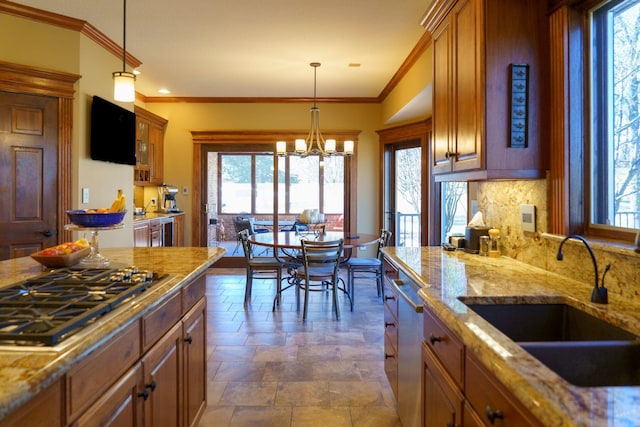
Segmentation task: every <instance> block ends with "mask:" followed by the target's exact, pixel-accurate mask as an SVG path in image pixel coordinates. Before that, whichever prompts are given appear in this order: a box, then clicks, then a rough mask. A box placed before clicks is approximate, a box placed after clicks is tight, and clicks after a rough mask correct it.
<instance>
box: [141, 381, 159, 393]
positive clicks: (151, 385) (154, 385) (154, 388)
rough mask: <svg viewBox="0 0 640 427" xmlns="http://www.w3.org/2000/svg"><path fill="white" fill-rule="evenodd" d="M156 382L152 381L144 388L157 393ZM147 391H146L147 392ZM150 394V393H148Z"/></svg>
mask: <svg viewBox="0 0 640 427" xmlns="http://www.w3.org/2000/svg"><path fill="white" fill-rule="evenodd" d="M156 385H157V384H156V380H153V381H151V383H149V384H147V385H145V386H144V388H148V389H151V391H156ZM145 391H146V390H145ZM147 394H148V392H147Z"/></svg>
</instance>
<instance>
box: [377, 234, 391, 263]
mask: <svg viewBox="0 0 640 427" xmlns="http://www.w3.org/2000/svg"><path fill="white" fill-rule="evenodd" d="M392 234H393V233H391V232H390V231H389V230H385V229H382V230H381V231H380V238H379V239H378V250H377V252H376V258H378V259H382V248H384V247H386V246H390V245H391V235H392Z"/></svg>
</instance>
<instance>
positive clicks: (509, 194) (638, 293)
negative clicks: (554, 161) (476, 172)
mask: <svg viewBox="0 0 640 427" xmlns="http://www.w3.org/2000/svg"><path fill="white" fill-rule="evenodd" d="M549 194H550V186H549V180H548V179H539V180H521V181H487V182H480V183H478V191H477V200H478V210H480V211H481V212H482V213H483V215H484V219H485V222H486V224H487V225H489V226H491V227H494V228H498V229H499V230H500V233H501V238H500V248H501V251H502V255H505V256H508V257H511V258H514V259H516V260H518V261H522V262H525V263H527V264H531V265H534V266H536V267H540V268H543V269H546V270H548V271H552V272H555V273H559V274H562V275H565V276H568V277H571V278H575V279H577V280H580V281H582V282H585V283H586V284H588V286H594V268H593V263H592V262H591V258H590V256H589V254H588V252H587V250H586V248H585V247H584V246H583V244H582V243H580V242H578V241H573V240H571V241H569V242H567V244H565V245H564V247H563V252H564V260H563V261H562V262H560V261H557V260H556V253H557V250H558V246H559V244H560V241H561V239H562V238H563V237H564V236H555V235H550V234H547V231H548V219H549V208H550V202H549ZM522 204H531V205H534V206H535V207H536V231H535V232H529V231H523V230H522V226H521V224H520V205H522ZM589 243H590V245H591V246H592V248H593V251H594V254H595V256H596V260H597V263H598V272H599V275H600V277H602V273H603V272H604V268H605V266H606V265H607V264H608V263H610V264H611V270H610V271H609V273H608V274H607V277H606V286H607V288H608V289H609V294H610V295H611V294H619V295H622V296H624V297H627V298H640V254H638V253H635V252H633V251H632V250H630V249H628V248H620V247H615V246H612V245H608V244H599V243H597V242H591V241H589ZM588 294H590V289H589V288H585V295H588Z"/></svg>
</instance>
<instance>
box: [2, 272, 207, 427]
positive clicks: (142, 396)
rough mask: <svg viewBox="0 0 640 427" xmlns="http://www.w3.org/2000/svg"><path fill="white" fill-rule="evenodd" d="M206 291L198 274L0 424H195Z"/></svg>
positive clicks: (200, 397) (201, 400) (202, 378)
mask: <svg viewBox="0 0 640 427" xmlns="http://www.w3.org/2000/svg"><path fill="white" fill-rule="evenodd" d="M205 290H206V276H205V275H204V274H203V275H201V276H199V277H198V278H196V279H194V280H193V281H191V282H189V283H187V284H185V285H184V286H183V287H182V289H180V290H179V291H178V292H174V293H173V295H172V296H170V297H168V298H167V299H166V300H164V301H162V302H161V303H160V304H158V305H157V306H156V307H155V308H154V309H152V310H151V311H150V312H148V313H145V314H144V315H143V316H141V317H140V318H139V319H137V320H135V321H134V322H133V323H131V324H130V325H129V326H128V327H127V328H126V329H124V331H122V332H121V333H120V334H118V335H117V336H115V337H112V338H110V339H109V340H108V341H107V342H106V343H105V344H104V345H102V346H100V347H99V348H97V349H96V350H95V351H93V352H91V353H90V354H88V355H87V356H86V357H85V358H84V359H82V360H81V361H80V362H78V363H77V364H75V365H74V366H72V367H71V368H70V369H69V371H68V372H67V373H66V374H65V375H64V376H63V378H62V379H61V380H58V381H57V382H55V383H54V384H53V385H51V386H49V387H48V388H47V389H46V390H44V391H43V392H41V393H40V394H39V395H38V396H36V397H34V398H33V399H32V400H31V401H30V402H28V403H27V404H25V405H24V406H23V407H21V408H19V409H18V410H16V411H15V412H13V413H12V414H10V415H9V416H8V417H7V418H5V419H4V420H3V421H2V422H1V423H0V424H1V425H2V426H16V427H17V426H38V427H39V426H42V427H44V426H47V427H49V426H52V427H63V426H73V427H93V426H96V427H97V426H118V427H157V426H176V427H194V426H197V425H198V422H199V420H200V418H201V416H202V414H203V412H204V410H205V407H206V403H207V387H206V385H207V363H206V353H207V341H206V337H207V334H206V299H205Z"/></svg>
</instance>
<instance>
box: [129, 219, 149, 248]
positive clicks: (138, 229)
mask: <svg viewBox="0 0 640 427" xmlns="http://www.w3.org/2000/svg"><path fill="white" fill-rule="evenodd" d="M150 237H151V235H150V231H149V222H148V221H135V222H134V223H133V246H134V247H136V248H148V247H149V246H150V244H151V241H150V240H149V239H150Z"/></svg>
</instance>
